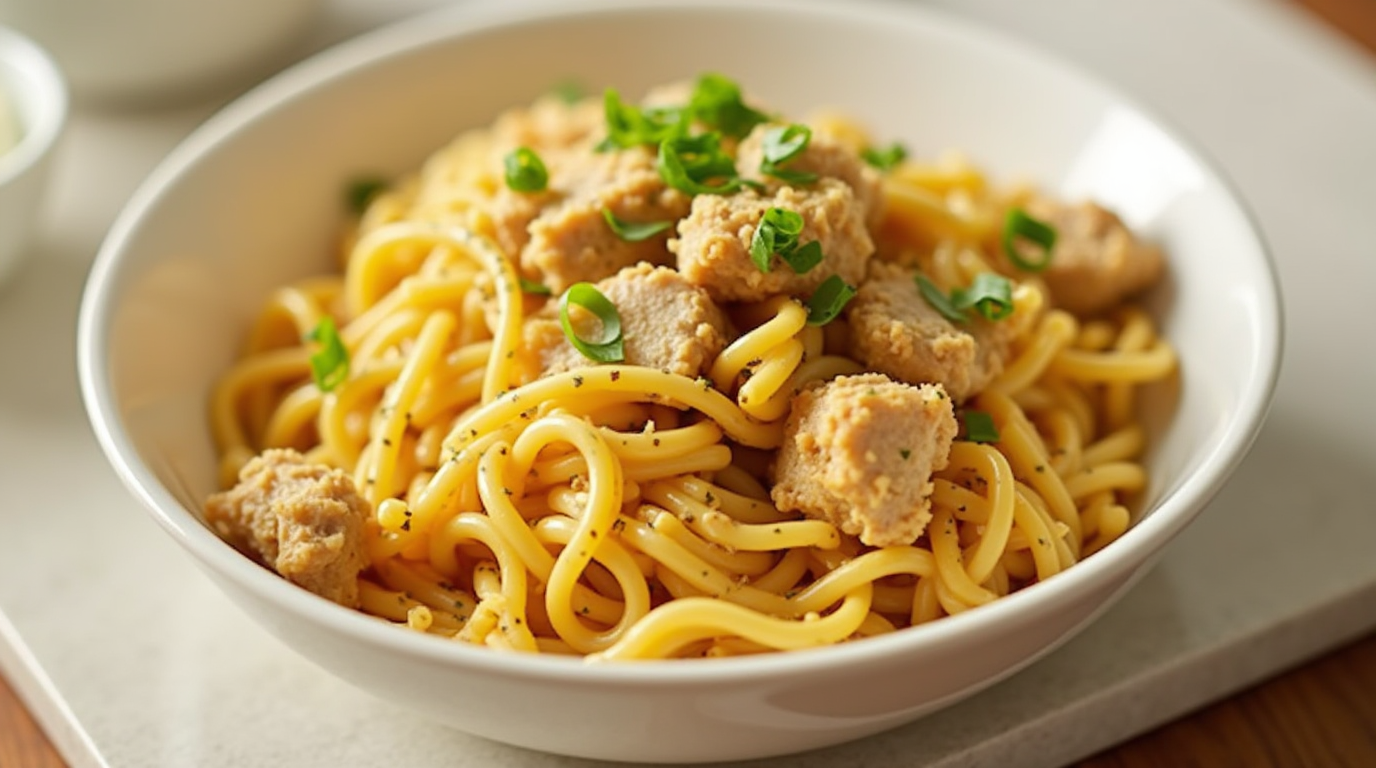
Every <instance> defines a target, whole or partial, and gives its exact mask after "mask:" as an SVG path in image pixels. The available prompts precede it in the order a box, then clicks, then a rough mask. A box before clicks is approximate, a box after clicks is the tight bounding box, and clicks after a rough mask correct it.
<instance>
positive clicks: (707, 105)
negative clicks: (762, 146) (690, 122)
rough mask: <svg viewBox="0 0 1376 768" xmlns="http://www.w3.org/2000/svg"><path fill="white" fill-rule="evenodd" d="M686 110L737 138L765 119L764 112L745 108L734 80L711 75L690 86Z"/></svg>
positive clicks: (711, 126) (705, 122)
mask: <svg viewBox="0 0 1376 768" xmlns="http://www.w3.org/2000/svg"><path fill="white" fill-rule="evenodd" d="M688 108H689V110H690V111H691V112H692V116H693V118H694V119H696V120H698V121H700V122H702V123H703V124H704V125H706V126H708V127H709V128H713V129H715V130H718V131H721V132H722V133H723V134H724V135H726V136H731V137H733V138H737V139H739V138H743V137H744V136H745V135H746V134H748V133H750V131H751V130H752V129H753V128H754V127H755V126H757V125H759V124H760V123H763V122H765V121H767V120H768V119H769V116H768V115H766V114H765V113H763V112H760V111H759V110H757V109H753V108H751V107H749V106H747V105H746V103H745V102H744V101H743V100H742V99H741V89H740V86H739V85H737V84H736V83H735V81H733V80H731V79H729V78H726V77H722V76H721V75H718V74H715V73H711V72H709V73H707V74H704V75H702V76H701V77H699V78H698V80H697V82H696V83H694V85H693V95H692V97H691V98H690V99H689V101H688Z"/></svg>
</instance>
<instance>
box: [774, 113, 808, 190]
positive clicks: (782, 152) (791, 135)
mask: <svg viewBox="0 0 1376 768" xmlns="http://www.w3.org/2000/svg"><path fill="white" fill-rule="evenodd" d="M811 141H812V129H811V128H808V127H807V126H806V125H800V124H798V123H794V124H792V125H789V126H787V127H778V128H770V129H769V130H768V131H766V132H765V134H764V144H763V150H764V152H763V154H764V157H763V159H761V160H760V173H763V174H765V175H767V176H773V177H774V178H776V179H781V180H783V181H786V182H788V183H790V184H811V183H812V182H814V181H816V180H817V174H815V173H813V172H811V171H793V170H789V169H787V168H784V167H783V164H784V163H787V162H788V161H790V160H792V159H793V158H795V157H797V156H798V155H800V154H802V152H803V150H805V149H807V145H808V144H809V143H810V142H811Z"/></svg>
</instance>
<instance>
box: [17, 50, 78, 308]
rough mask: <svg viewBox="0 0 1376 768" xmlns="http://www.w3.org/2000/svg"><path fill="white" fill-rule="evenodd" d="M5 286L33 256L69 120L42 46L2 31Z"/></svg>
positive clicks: (61, 89) (63, 96) (64, 99)
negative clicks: (55, 148)
mask: <svg viewBox="0 0 1376 768" xmlns="http://www.w3.org/2000/svg"><path fill="white" fill-rule="evenodd" d="M0 101H3V104H0V121H3V123H4V125H3V126H0V140H3V143H0V283H4V282H5V281H7V280H8V279H9V278H10V277H11V276H13V275H14V274H15V273H16V271H17V270H18V268H19V265H20V264H22V263H23V261H24V259H25V257H27V256H28V255H29V254H30V252H31V251H32V250H33V248H32V246H33V234H34V231H35V229H37V226H38V224H37V223H38V218H39V210H40V207H41V205H42V202H43V199H44V197H45V195H46V190H47V183H48V169H49V167H50V166H51V164H52V156H53V146H54V145H55V144H56V143H57V139H58V137H59V136H60V135H61V133H62V128H63V125H64V124H65V122H66V117H67V89H66V86H65V84H64V83H63V81H62V74H61V73H60V72H58V70H57V67H56V66H55V65H54V64H53V62H52V60H51V59H50V58H49V57H48V54H47V52H45V51H44V50H43V49H42V48H40V47H39V46H38V45H36V44H34V42H33V41H32V40H30V39H28V38H26V37H25V36H23V35H21V34H19V33H18V32H16V31H14V30H12V29H8V28H6V27H4V26H2V25H0Z"/></svg>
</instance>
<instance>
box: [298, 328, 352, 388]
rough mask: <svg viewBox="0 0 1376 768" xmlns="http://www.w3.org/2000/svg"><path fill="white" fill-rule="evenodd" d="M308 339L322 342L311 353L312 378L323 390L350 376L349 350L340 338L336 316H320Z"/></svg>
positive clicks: (307, 336) (341, 382) (307, 335)
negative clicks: (335, 321)
mask: <svg viewBox="0 0 1376 768" xmlns="http://www.w3.org/2000/svg"><path fill="white" fill-rule="evenodd" d="M306 341H318V342H320V349H318V350H316V351H315V352H313V353H311V357H310V363H311V378H312V379H314V380H315V386H316V387H318V388H319V389H320V391H321V392H329V391H331V390H333V389H334V388H335V387H337V386H339V385H340V384H343V383H344V381H345V379H348V378H349V350H348V349H345V347H344V340H343V339H341V338H339V329H338V328H336V327H335V324H334V318H332V317H330V316H329V315H326V316H324V317H322V318H320V321H319V322H318V323H316V324H315V328H314V329H312V330H311V332H310V333H308V334H306Z"/></svg>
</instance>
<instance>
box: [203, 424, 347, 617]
mask: <svg viewBox="0 0 1376 768" xmlns="http://www.w3.org/2000/svg"><path fill="white" fill-rule="evenodd" d="M370 512H371V510H370V505H369V504H368V502H367V500H365V499H364V498H363V497H362V496H359V495H358V492H357V491H356V490H355V488H354V484H353V481H352V480H351V479H349V476H348V475H347V474H345V473H344V472H342V471H340V470H337V469H332V468H330V467H326V466H322V465H319V464H309V463H307V462H306V460H305V457H303V456H302V455H301V454H299V453H297V452H296V451H293V450H290V449H269V450H266V451H264V452H263V453H262V454H261V455H259V456H257V457H256V458H254V459H253V460H252V461H250V462H249V463H248V464H246V465H244V468H243V469H242V470H241V471H240V472H239V483H238V484H237V485H235V486H234V487H233V488H231V489H229V490H227V491H223V492H221V493H217V494H215V495H213V496H211V497H210V498H209V499H208V500H207V501H206V504H205V519H206V522H208V523H209V524H210V525H211V527H213V528H214V529H215V531H216V532H218V533H219V534H220V537H221V538H223V539H224V540H226V541H228V542H229V543H230V544H232V545H233V546H234V547H235V548H236V549H238V550H240V551H241V552H244V553H245V554H247V555H249V556H251V557H254V558H256V559H257V560H258V561H259V562H261V563H263V564H264V565H267V566H268V567H270V568H272V569H273V570H275V571H277V572H278V573H280V574H281V575H282V576H284V577H286V578H287V580H288V581H290V582H292V583H293V584H296V585H298V586H301V587H304V588H305V589H308V590H310V591H311V592H314V593H315V594H317V595H320V596H321V597H324V598H326V599H328V600H333V601H334V602H336V603H339V604H340V605H344V606H347V607H350V608H356V607H358V574H359V573H360V572H361V571H362V570H363V569H364V568H365V567H367V565H368V557H367V555H366V553H365V552H364V546H363V524H364V520H365V519H366V518H367V517H368V515H369V514H370Z"/></svg>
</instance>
